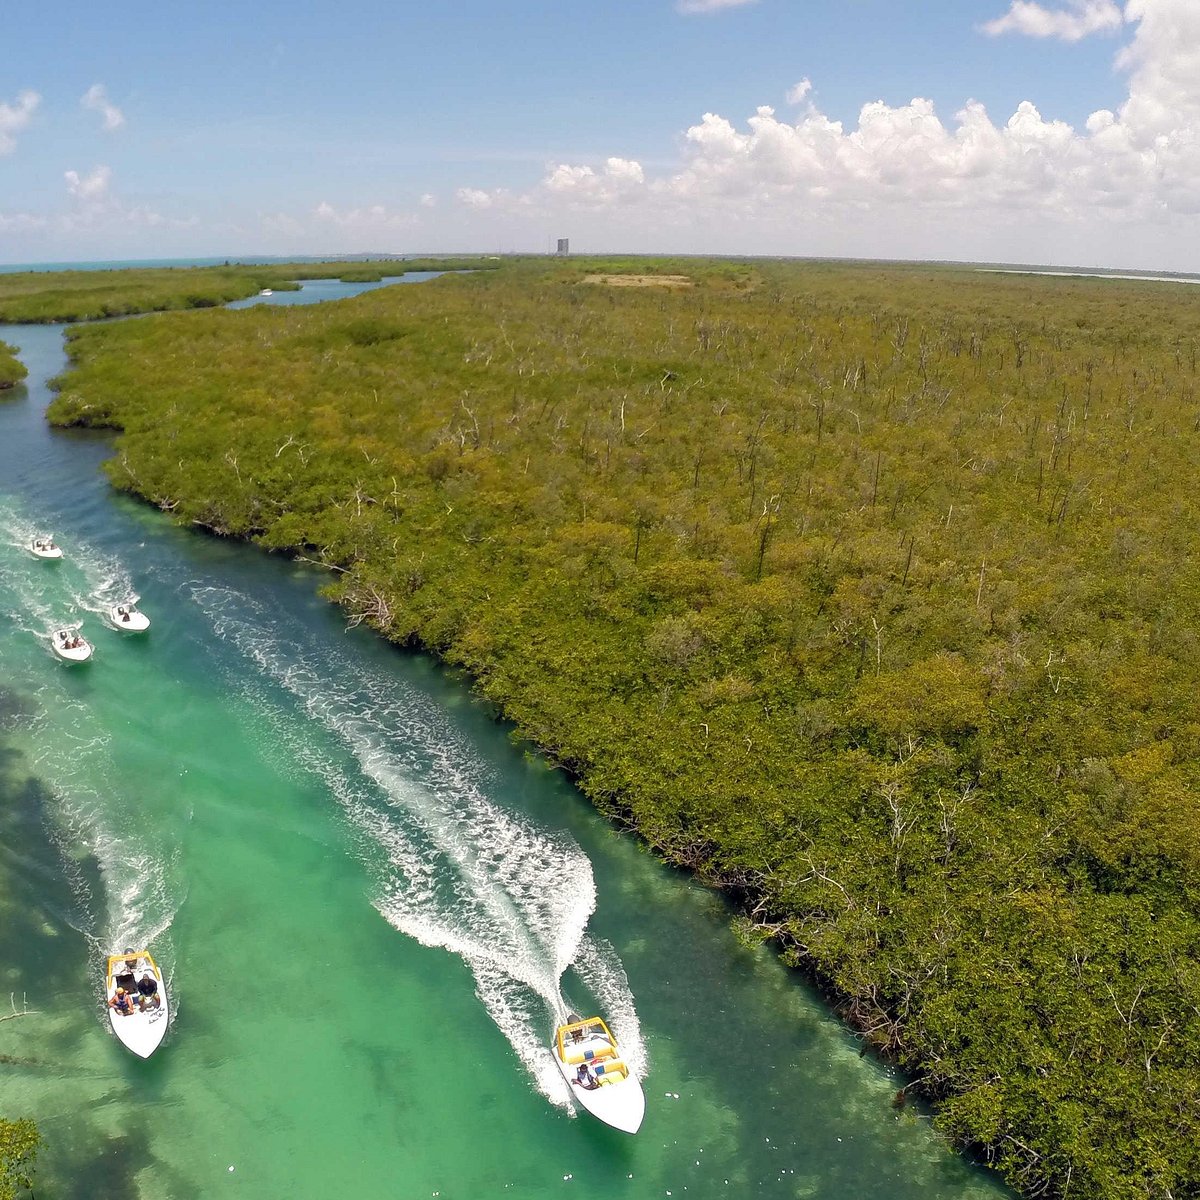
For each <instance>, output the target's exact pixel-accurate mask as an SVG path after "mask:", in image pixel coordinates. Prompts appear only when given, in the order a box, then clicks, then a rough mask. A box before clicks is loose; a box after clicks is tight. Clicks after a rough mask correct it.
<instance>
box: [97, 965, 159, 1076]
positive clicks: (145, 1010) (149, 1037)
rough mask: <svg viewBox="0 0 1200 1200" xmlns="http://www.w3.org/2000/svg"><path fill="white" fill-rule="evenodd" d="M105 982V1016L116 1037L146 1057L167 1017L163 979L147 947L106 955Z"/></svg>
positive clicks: (140, 1055)
mask: <svg viewBox="0 0 1200 1200" xmlns="http://www.w3.org/2000/svg"><path fill="white" fill-rule="evenodd" d="M104 984H105V987H104V990H105V998H106V999H107V1001H108V1019H109V1020H110V1021H111V1022H112V1027H113V1032H114V1033H115V1034H116V1035H117V1040H118V1041H119V1042H120V1043H121V1044H122V1045H123V1046H125V1047H127V1048H128V1049H130V1050H132V1051H133V1052H134V1054H136V1055H138V1056H139V1057H140V1058H149V1057H150V1055H151V1054H153V1053H154V1051H155V1050H157V1049H158V1046H159V1043H160V1042H161V1041H162V1040H163V1037H164V1035H165V1034H166V1032H167V1023H168V1021H169V1019H170V1014H169V1010H168V1008H167V984H166V980H164V979H163V977H162V972H161V971H160V970H159V969H158V965H157V964H156V963H155V961H154V959H153V958H151V957H150V951H149V950H136V951H134V950H127V951H126V952H125V953H124V954H112V955H109V959H108V970H107V971H106V972H105V975H104ZM118 993H119V995H118Z"/></svg>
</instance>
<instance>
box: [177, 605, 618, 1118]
mask: <svg viewBox="0 0 1200 1200" xmlns="http://www.w3.org/2000/svg"><path fill="white" fill-rule="evenodd" d="M192 594H193V597H194V598H195V600H196V602H197V604H198V605H199V606H200V608H201V609H202V610H203V611H204V612H205V613H206V614H207V615H208V616H209V618H210V619H211V621H212V622H213V627H214V629H215V631H216V632H217V634H218V636H219V637H221V638H222V639H225V640H227V641H229V642H231V643H232V644H233V645H234V646H235V647H236V648H237V649H238V650H239V651H240V652H241V653H242V654H243V655H245V656H246V657H247V658H249V659H250V660H252V661H253V662H254V663H256V664H257V665H258V667H259V669H260V671H261V672H262V674H263V676H265V677H266V678H267V679H269V680H271V681H273V682H274V683H275V684H277V685H278V687H279V688H280V689H282V691H283V692H284V693H285V694H286V695H287V696H290V697H291V700H292V702H293V703H295V704H296V705H298V707H299V710H300V712H301V713H302V714H303V715H304V716H305V717H307V718H309V719H310V720H311V721H314V722H316V723H317V724H318V725H319V726H320V728H322V729H323V730H324V731H325V732H326V733H327V734H328V735H330V736H331V737H332V738H333V739H334V741H335V744H340V746H341V748H342V752H343V753H347V752H348V754H349V755H350V756H351V757H352V759H353V763H354V767H353V768H351V767H350V764H349V763H347V762H345V761H344V760H343V761H342V762H339V761H338V755H337V754H336V753H333V752H332V750H331V749H327V750H325V751H323V750H322V749H321V748H320V747H319V746H318V745H317V744H316V742H315V741H314V738H313V736H312V733H311V729H309V728H307V727H299V728H297V727H296V725H295V722H294V721H289V720H288V719H287V716H286V714H285V713H283V712H282V711H281V710H280V708H279V706H278V704H277V703H276V702H275V701H273V700H269V699H267V698H266V697H264V696H263V694H262V692H261V689H260V688H259V687H257V686H254V685H251V686H250V687H249V688H248V689H247V691H248V695H249V697H250V698H251V700H252V702H254V703H255V704H256V705H257V706H258V709H259V711H260V712H262V713H265V715H266V716H267V719H268V721H269V722H270V723H271V727H272V733H273V738H274V739H275V740H276V742H282V743H283V749H284V750H286V752H287V753H288V754H290V755H293V756H294V757H295V759H296V760H298V761H299V762H300V763H301V764H302V766H303V768H304V769H306V770H311V771H315V772H316V773H317V774H318V775H319V777H320V778H321V779H322V780H323V781H324V782H325V783H326V785H327V786H328V787H329V788H330V790H331V792H332V793H333V795H334V796H335V797H336V799H337V800H338V802H339V804H340V805H341V807H342V809H343V810H344V811H345V813H346V814H347V816H348V817H349V818H350V820H351V822H352V825H353V827H354V828H355V829H356V830H357V831H358V833H359V834H360V836H362V837H364V838H365V839H366V843H367V854H366V857H367V858H368V859H369V860H370V861H371V864H372V866H373V867H374V869H375V872H376V887H377V894H376V897H375V905H376V908H377V909H378V910H379V912H380V913H381V914H382V915H383V916H384V917H385V918H386V919H387V920H388V922H389V923H390V924H392V925H393V926H394V927H395V928H396V929H398V930H400V931H401V932H403V933H405V934H407V935H408V936H409V937H412V938H413V939H415V940H416V941H418V942H420V943H421V944H423V945H427V946H437V947H441V948H444V949H446V950H449V951H451V952H452V953H455V954H458V955H460V956H461V957H462V958H463V959H464V960H465V961H466V962H467V963H468V964H469V965H470V967H471V970H472V972H473V974H474V976H475V981H476V991H477V994H478V995H479V998H480V1000H481V1001H482V1002H483V1004H484V1006H485V1008H486V1010H487V1012H488V1013H489V1015H490V1016H491V1018H492V1019H493V1020H494V1021H495V1023H496V1025H497V1026H498V1027H499V1028H500V1029H501V1030H502V1031H503V1032H504V1034H505V1036H506V1037H507V1038H508V1040H509V1042H510V1044H511V1045H512V1047H513V1049H514V1051H515V1052H516V1054H517V1056H518V1057H519V1058H520V1060H521V1061H522V1062H523V1063H524V1064H525V1066H526V1067H527V1069H528V1070H529V1072H530V1074H531V1075H532V1076H533V1078H534V1080H535V1083H536V1085H537V1087H538V1089H539V1090H540V1091H542V1092H543V1093H544V1094H545V1095H546V1096H547V1097H548V1098H550V1099H551V1101H552V1102H554V1103H557V1104H562V1105H563V1106H564V1107H569V1105H570V1097H569V1093H568V1089H567V1087H566V1085H565V1084H564V1082H563V1080H562V1076H561V1075H560V1074H559V1073H558V1071H557V1069H556V1068H555V1067H554V1064H553V1061H552V1059H551V1057H550V1055H549V1053H548V1050H547V1043H548V1041H549V1032H550V1030H549V1025H550V1021H549V1020H548V1019H547V1018H548V1017H550V1018H553V1019H555V1020H557V1019H560V1018H561V1017H562V1016H563V1015H564V1014H565V1007H564V1004H563V1001H562V998H561V995H560V992H559V983H560V980H561V978H562V974H563V972H564V971H565V970H566V969H567V968H568V967H569V966H570V965H571V963H572V962H573V961H574V960H575V959H576V956H577V954H578V953H579V952H580V947H581V944H583V943H584V941H585V939H584V930H585V929H586V926H587V922H588V919H589V918H590V916H591V913H592V910H593V908H594V907H595V899H596V895H595V883H594V880H593V878H592V871H591V863H590V862H589V861H588V859H587V856H586V855H585V854H584V853H583V852H582V850H581V849H580V848H579V846H578V845H577V844H576V843H575V842H574V841H573V840H571V839H569V838H567V837H565V836H561V835H555V834H551V833H549V832H547V831H546V830H543V829H540V828H538V827H536V826H535V825H534V824H533V823H532V822H531V821H529V820H527V819H525V818H523V817H520V816H518V815H516V814H514V813H510V812H506V811H505V810H503V809H501V808H499V807H498V806H497V805H496V804H494V803H493V802H492V801H491V800H490V799H489V797H488V794H487V780H486V778H484V772H483V769H482V766H481V764H480V763H479V761H478V760H477V759H476V758H475V757H474V756H473V754H472V752H471V750H470V747H469V746H468V745H466V744H464V743H463V742H462V741H461V740H460V738H459V737H458V735H457V733H456V731H455V730H454V729H453V727H452V726H450V725H449V724H448V723H447V722H445V720H444V719H443V718H442V717H441V714H440V713H439V712H438V710H436V709H435V708H433V707H432V706H430V705H429V703H428V701H427V700H425V699H424V697H422V696H420V695H419V694H417V693H415V692H414V691H413V690H412V689H409V688H407V687H406V686H405V685H404V684H403V683H402V682H400V681H398V680H396V679H395V678H393V677H391V676H388V675H386V674H384V673H382V672H374V671H372V670H370V669H369V668H368V669H365V670H363V669H362V668H361V667H360V666H359V665H358V664H354V665H350V664H348V663H347V662H346V660H345V658H344V657H343V656H340V655H337V654H335V653H334V651H333V650H332V648H329V647H325V646H323V645H321V644H320V643H319V641H317V640H316V639H312V640H311V641H310V642H305V643H304V644H301V643H299V642H298V641H297V637H296V633H295V631H294V629H292V628H291V627H290V626H288V625H287V624H285V623H284V622H283V621H281V620H279V619H277V618H275V617H274V615H273V614H269V613H268V612H267V611H266V610H265V609H264V608H263V607H262V606H260V605H257V604H255V603H254V602H253V601H252V600H250V599H249V598H248V597H246V596H244V595H241V594H239V593H236V592H233V591H231V590H229V589H224V588H217V587H211V586H205V585H194V586H193V588H192ZM590 953H591V958H592V959H596V960H597V961H603V963H604V967H603V969H602V970H601V969H597V970H596V971H595V973H594V974H595V978H596V979H597V980H601V981H602V982H603V985H604V987H605V990H606V992H607V993H608V996H607V1000H608V1003H609V1005H610V1006H611V1007H610V1009H609V1010H610V1011H614V1012H619V1013H621V1014H622V1022H623V1028H625V1029H628V1030H630V1031H632V1036H633V1037H634V1039H635V1040H636V1041H637V1042H638V1043H639V1044H640V1033H639V1032H638V1027H637V1019H636V1015H634V1013H633V1000H632V997H631V996H629V994H628V985H627V983H625V976H624V972H623V971H622V970H621V968H620V964H619V963H615V954H613V953H612V952H611V951H610V952H609V953H608V955H607V956H606V955H604V954H602V953H600V952H598V951H595V950H592V951H591V952H590ZM614 963H615V966H614ZM622 984H624V985H625V989H624V995H623V996H622V995H621V994H620V991H621V985H622Z"/></svg>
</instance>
